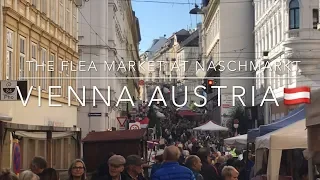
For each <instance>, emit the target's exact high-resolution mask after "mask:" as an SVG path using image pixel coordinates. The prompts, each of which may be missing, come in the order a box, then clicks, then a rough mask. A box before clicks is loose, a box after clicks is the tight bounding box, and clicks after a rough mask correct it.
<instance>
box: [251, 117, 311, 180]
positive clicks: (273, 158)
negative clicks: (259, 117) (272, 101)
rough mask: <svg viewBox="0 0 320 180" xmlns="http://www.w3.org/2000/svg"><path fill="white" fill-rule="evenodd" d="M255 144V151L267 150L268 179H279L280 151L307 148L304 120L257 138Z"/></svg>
mask: <svg viewBox="0 0 320 180" xmlns="http://www.w3.org/2000/svg"><path fill="white" fill-rule="evenodd" d="M255 144H256V149H261V148H267V149H269V159H268V171H267V176H268V179H279V170H280V163H281V155H282V150H285V149H298V148H301V149H306V148H307V147H308V143H307V130H306V120H305V119H303V120H300V121H297V122H295V123H293V124H291V125H289V126H286V127H284V128H281V129H279V130H277V131H273V132H271V133H269V134H266V135H264V136H261V137H258V138H257V139H256V141H255Z"/></svg>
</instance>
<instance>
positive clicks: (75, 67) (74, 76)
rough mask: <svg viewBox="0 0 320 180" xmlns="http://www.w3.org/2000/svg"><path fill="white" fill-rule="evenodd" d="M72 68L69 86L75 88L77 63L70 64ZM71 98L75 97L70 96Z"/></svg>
mask: <svg viewBox="0 0 320 180" xmlns="http://www.w3.org/2000/svg"><path fill="white" fill-rule="evenodd" d="M72 69H73V71H72V72H71V78H72V79H71V87H72V88H73V89H74V90H76V89H77V79H76V77H77V71H75V70H76V69H77V65H76V64H72ZM72 99H73V100H74V99H75V97H73V98H72Z"/></svg>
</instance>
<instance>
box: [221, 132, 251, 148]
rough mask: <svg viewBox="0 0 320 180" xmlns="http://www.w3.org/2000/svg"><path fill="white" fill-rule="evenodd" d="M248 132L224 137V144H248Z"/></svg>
mask: <svg viewBox="0 0 320 180" xmlns="http://www.w3.org/2000/svg"><path fill="white" fill-rule="evenodd" d="M247 138H248V135H247V134H243V135H240V136H236V137H231V138H227V139H224V140H223V141H224V144H226V145H229V146H238V145H247Z"/></svg>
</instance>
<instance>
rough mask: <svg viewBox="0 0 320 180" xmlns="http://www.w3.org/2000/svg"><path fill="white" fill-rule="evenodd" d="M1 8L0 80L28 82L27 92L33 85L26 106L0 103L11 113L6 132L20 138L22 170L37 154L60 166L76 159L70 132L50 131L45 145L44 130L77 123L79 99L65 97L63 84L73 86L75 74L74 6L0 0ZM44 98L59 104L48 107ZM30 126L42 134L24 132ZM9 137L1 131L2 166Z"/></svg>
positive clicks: (7, 160)
mask: <svg viewBox="0 0 320 180" xmlns="http://www.w3.org/2000/svg"><path fill="white" fill-rule="evenodd" d="M0 12H1V19H0V24H1V26H0V37H1V40H2V41H1V42H0V47H1V48H0V54H1V61H0V67H1V68H2V69H1V73H0V79H1V80H10V81H16V80H27V83H28V85H27V87H28V88H27V89H28V90H29V89H30V87H31V86H34V87H37V88H34V89H32V92H31V96H30V99H29V101H28V104H27V105H26V106H23V104H22V103H21V102H20V101H11V102H10V101H0V109H1V110H0V111H1V113H3V114H6V115H8V116H10V117H12V122H10V123H8V124H7V125H6V128H5V130H8V131H9V132H15V134H16V135H17V136H19V137H22V139H21V140H20V142H19V144H20V146H21V156H22V162H21V168H22V169H26V168H28V167H29V163H30V161H31V159H32V158H33V157H34V156H36V155H40V156H44V157H46V158H47V160H48V163H49V166H51V167H54V168H56V169H65V168H67V166H68V164H69V163H70V162H71V161H72V160H73V159H74V158H76V157H78V156H77V155H76V151H77V146H76V145H75V144H76V142H75V141H74V138H73V137H72V134H69V133H52V132H51V133H50V137H49V138H50V140H49V142H50V143H48V142H47V143H46V139H47V140H48V136H46V133H45V129H50V128H48V127H52V128H51V129H52V130H53V129H55V127H56V126H59V127H60V128H62V129H65V130H67V128H66V127H71V128H73V127H76V125H77V106H78V103H77V102H76V101H75V99H74V96H70V97H68V86H70V87H72V88H73V89H75V90H76V83H77V82H76V79H75V78H76V76H77V73H75V72H73V71H71V68H73V69H76V68H77V64H78V60H79V56H78V34H77V33H78V27H77V19H78V8H77V7H76V5H75V4H74V3H73V1H69V0H59V1H49V0H42V1H40V0H2V1H1V11H0ZM28 61H30V62H28ZM49 63H50V64H51V67H48V66H47V65H48V64H49ZM62 63H64V64H65V66H64V67H63V66H62ZM37 65H42V66H37ZM43 67H44V69H42V68H43ZM39 86H40V92H39V91H38V87H39ZM49 86H61V88H56V89H54V90H53V91H52V92H51V93H52V94H51V95H54V97H53V98H50V97H49V96H50V94H49ZM49 99H52V100H53V101H52V102H50V103H53V104H60V105H61V106H60V107H49ZM68 100H69V101H70V103H69V104H68ZM19 124H21V125H19ZM9 126H10V127H11V128H9ZM29 126H30V127H31V126H32V128H35V129H38V130H39V129H43V132H40V131H39V132H37V133H32V132H27V131H28V127H29ZM14 127H16V128H14ZM18 127H20V128H18ZM21 127H26V128H24V129H23V128H21ZM30 127H29V130H30ZM39 127H41V128H39ZM61 131H62V130H61ZM1 133H3V132H1ZM47 135H48V134H47ZM12 139H13V136H11V134H10V133H7V134H6V133H5V139H4V144H3V145H2V146H3V151H2V154H1V156H2V157H3V158H2V160H1V161H2V162H1V165H2V167H9V168H10V167H12V156H13V152H12V141H11V140H12Z"/></svg>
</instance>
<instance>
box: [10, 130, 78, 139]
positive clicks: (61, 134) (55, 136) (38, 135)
mask: <svg viewBox="0 0 320 180" xmlns="http://www.w3.org/2000/svg"><path fill="white" fill-rule="evenodd" d="M15 133H16V135H17V136H21V137H24V138H30V139H37V140H46V139H47V133H45V132H26V131H16V132H15ZM73 134H74V133H73V132H52V139H61V138H66V137H69V136H72V135H73Z"/></svg>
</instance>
